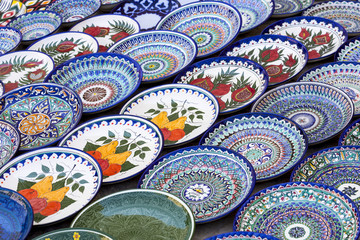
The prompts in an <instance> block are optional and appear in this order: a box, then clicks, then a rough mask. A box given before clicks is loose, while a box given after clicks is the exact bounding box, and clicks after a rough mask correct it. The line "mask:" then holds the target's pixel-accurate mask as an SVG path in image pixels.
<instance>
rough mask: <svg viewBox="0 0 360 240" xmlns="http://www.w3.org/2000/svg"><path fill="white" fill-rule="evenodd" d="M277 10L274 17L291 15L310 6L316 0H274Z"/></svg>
mask: <svg viewBox="0 0 360 240" xmlns="http://www.w3.org/2000/svg"><path fill="white" fill-rule="evenodd" d="M274 1H275V10H274V13H273V15H271V16H272V17H289V16H292V15H296V14H299V13H300V12H302V11H304V10H305V9H307V8H309V7H310V6H311V5H312V4H313V3H314V0H274Z"/></svg>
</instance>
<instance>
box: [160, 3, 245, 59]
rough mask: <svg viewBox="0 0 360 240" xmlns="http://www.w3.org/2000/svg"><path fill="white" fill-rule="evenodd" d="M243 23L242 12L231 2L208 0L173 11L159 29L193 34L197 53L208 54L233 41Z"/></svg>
mask: <svg viewBox="0 0 360 240" xmlns="http://www.w3.org/2000/svg"><path fill="white" fill-rule="evenodd" d="M241 24H242V20H241V15H240V13H239V11H238V10H236V8H234V7H233V6H232V5H230V4H226V3H222V2H211V1H206V2H195V3H190V4H187V5H184V6H182V7H180V8H178V9H176V10H174V11H172V12H170V13H169V14H168V15H166V16H165V17H164V18H163V19H161V21H160V22H159V23H158V24H157V25H156V29H158V30H171V31H176V32H181V33H184V34H186V35H188V36H190V37H191V38H192V39H194V40H195V42H196V44H197V46H198V54H197V56H198V57H207V56H209V55H211V54H214V53H216V52H218V51H220V50H221V49H223V48H224V47H226V45H228V44H229V43H230V42H231V41H233V40H234V39H235V38H236V36H237V35H238V33H239V32H240V28H241Z"/></svg>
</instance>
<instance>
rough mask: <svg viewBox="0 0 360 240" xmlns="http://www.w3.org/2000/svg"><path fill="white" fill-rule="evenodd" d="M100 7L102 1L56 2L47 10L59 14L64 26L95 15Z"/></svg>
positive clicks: (74, 0)
mask: <svg viewBox="0 0 360 240" xmlns="http://www.w3.org/2000/svg"><path fill="white" fill-rule="evenodd" d="M100 6H101V0H55V1H53V2H52V3H50V4H49V5H47V6H46V10H47V11H54V12H56V13H58V14H59V15H60V16H61V17H62V20H63V24H64V25H71V24H74V23H75V22H78V21H81V20H82V19H84V18H87V17H89V16H91V15H93V14H95V13H96V12H97V11H98V10H99V8H100Z"/></svg>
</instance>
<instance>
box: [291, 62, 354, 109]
mask: <svg viewBox="0 0 360 240" xmlns="http://www.w3.org/2000/svg"><path fill="white" fill-rule="evenodd" d="M359 75H360V63H358V62H335V63H328V64H324V65H320V66H317V67H315V68H312V69H310V70H309V71H307V72H305V73H304V74H303V75H302V76H301V77H299V78H298V81H301V82H321V83H327V84H330V85H332V86H335V87H337V88H340V89H341V90H343V91H344V92H345V93H346V94H347V95H348V96H349V97H350V98H351V100H352V101H353V103H354V107H355V112H354V114H355V115H360V79H359Z"/></svg>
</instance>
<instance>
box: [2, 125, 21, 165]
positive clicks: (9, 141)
mask: <svg viewBox="0 0 360 240" xmlns="http://www.w3.org/2000/svg"><path fill="white" fill-rule="evenodd" d="M19 145H20V133H19V131H18V130H17V129H16V128H15V127H14V126H12V125H11V124H10V123H8V122H6V121H3V120H0V150H1V153H0V167H1V166H2V165H4V164H5V163H7V162H8V161H9V160H10V159H11V158H12V157H13V156H14V155H15V153H16V151H17V150H18V148H19Z"/></svg>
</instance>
